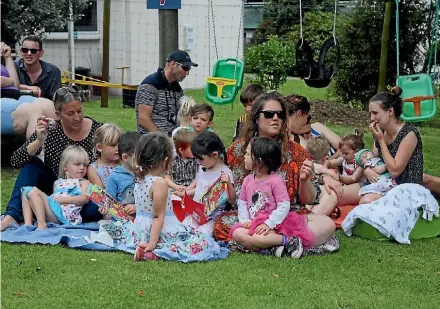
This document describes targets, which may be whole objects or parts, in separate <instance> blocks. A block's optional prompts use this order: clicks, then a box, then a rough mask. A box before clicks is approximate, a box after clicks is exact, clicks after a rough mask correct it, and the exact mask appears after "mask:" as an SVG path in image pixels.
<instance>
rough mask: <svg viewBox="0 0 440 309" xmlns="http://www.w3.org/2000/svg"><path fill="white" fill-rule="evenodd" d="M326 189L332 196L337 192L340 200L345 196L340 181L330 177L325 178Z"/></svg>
mask: <svg viewBox="0 0 440 309" xmlns="http://www.w3.org/2000/svg"><path fill="white" fill-rule="evenodd" d="M326 176H327V175H326ZM324 188H325V190H326V191H327V193H328V194H331V193H332V191H333V192H335V193H336V196H337V198H338V200H340V199H341V197H342V195H343V194H344V188H343V187H342V184H341V183H340V182H339V181H337V180H334V179H333V178H331V177H330V176H327V177H325V179H324Z"/></svg>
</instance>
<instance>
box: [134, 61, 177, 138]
mask: <svg viewBox="0 0 440 309" xmlns="http://www.w3.org/2000/svg"><path fill="white" fill-rule="evenodd" d="M182 96H183V90H182V88H181V87H180V85H179V83H177V82H172V83H168V81H167V80H166V78H165V75H164V73H163V70H162V69H159V70H158V71H157V72H156V73H153V74H151V75H149V76H147V77H146V78H145V79H144V81H143V82H142V84H141V85H140V86H139V87H138V90H137V93H136V100H135V108H136V123H137V130H138V132H139V133H140V134H145V133H147V132H148V131H147V130H146V129H145V128H144V127H142V126H141V125H140V124H139V105H140V104H143V105H148V106H151V107H153V110H152V112H151V116H150V117H151V120H152V121H153V122H154V124H155V125H156V126H157V127H158V129H159V130H160V131H162V132H163V133H165V134H168V135H169V136H171V132H173V130H174V129H175V128H177V113H178V111H179V108H180V103H179V100H180V98H181V97H182Z"/></svg>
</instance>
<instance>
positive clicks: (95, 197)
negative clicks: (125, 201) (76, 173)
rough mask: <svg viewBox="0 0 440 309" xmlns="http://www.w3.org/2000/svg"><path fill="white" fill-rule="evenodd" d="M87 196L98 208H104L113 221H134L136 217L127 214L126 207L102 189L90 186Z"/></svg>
mask: <svg viewBox="0 0 440 309" xmlns="http://www.w3.org/2000/svg"><path fill="white" fill-rule="evenodd" d="M86 196H87V197H88V198H89V199H90V200H91V201H93V202H94V203H95V204H97V205H98V206H102V207H104V208H105V209H106V210H107V211H108V213H109V214H110V216H111V218H112V219H113V220H131V221H134V217H133V216H132V215H129V214H127V213H126V212H125V208H124V205H122V204H121V203H119V202H118V201H117V200H116V199H115V198H113V197H112V196H111V195H110V194H108V193H107V192H105V190H104V189H102V188H101V187H99V186H97V185H94V184H90V185H89V187H88V188H87V192H86Z"/></svg>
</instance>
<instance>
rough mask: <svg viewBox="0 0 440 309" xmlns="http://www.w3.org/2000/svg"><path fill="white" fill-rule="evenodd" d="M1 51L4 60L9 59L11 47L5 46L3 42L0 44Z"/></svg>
mask: <svg viewBox="0 0 440 309" xmlns="http://www.w3.org/2000/svg"><path fill="white" fill-rule="evenodd" d="M1 51H2V56H3V58H5V59H6V58H10V57H11V47H9V46H8V45H6V43H5V42H2V43H1Z"/></svg>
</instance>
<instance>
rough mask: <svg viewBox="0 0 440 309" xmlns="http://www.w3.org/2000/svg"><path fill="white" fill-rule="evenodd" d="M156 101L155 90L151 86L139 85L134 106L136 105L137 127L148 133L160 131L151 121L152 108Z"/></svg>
mask: <svg viewBox="0 0 440 309" xmlns="http://www.w3.org/2000/svg"><path fill="white" fill-rule="evenodd" d="M156 99H157V89H156V88H155V87H154V86H152V85H148V84H145V85H141V86H140V87H139V88H138V92H137V95H136V102H135V104H136V105H138V109H139V111H138V121H139V125H140V126H141V127H143V128H144V129H145V130H147V131H148V132H154V131H160V130H159V128H158V127H157V126H156V124H155V123H154V122H153V120H151V114H152V113H153V107H154V104H155V103H156Z"/></svg>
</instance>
